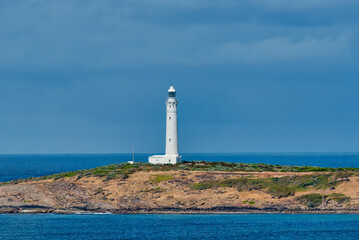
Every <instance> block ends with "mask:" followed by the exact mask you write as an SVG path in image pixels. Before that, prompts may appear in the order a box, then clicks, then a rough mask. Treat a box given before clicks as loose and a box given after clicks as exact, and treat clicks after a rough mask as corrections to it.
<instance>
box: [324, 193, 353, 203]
mask: <svg viewBox="0 0 359 240" xmlns="http://www.w3.org/2000/svg"><path fill="white" fill-rule="evenodd" d="M326 198H327V199H328V200H332V201H336V202H337V203H339V204H342V203H346V202H350V197H348V196H345V195H344V194H342V193H332V194H330V195H328V196H326Z"/></svg>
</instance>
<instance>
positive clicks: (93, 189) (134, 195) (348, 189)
mask: <svg viewBox="0 0 359 240" xmlns="http://www.w3.org/2000/svg"><path fill="white" fill-rule="evenodd" d="M305 174H313V173H278V172H261V173H259V172H256V173H248V172H245V173H244V172H231V173H228V172H196V171H165V172H164V171H158V172H156V171H149V172H146V171H140V172H135V173H133V174H131V175H130V176H129V177H128V178H114V179H110V180H107V179H106V177H83V178H80V179H78V178H77V177H70V178H60V179H57V180H40V181H32V182H26V183H19V184H6V185H2V186H0V213H35V212H57V213H74V212H113V213H124V212H131V213H140V212H153V213H155V212H167V213H168V212H188V213H192V212H328V213H329V212H357V213H359V177H357V176H352V177H349V178H348V180H347V181H343V182H341V183H340V184H339V185H338V186H336V187H335V188H331V189H330V188H328V189H314V188H310V189H308V190H305V191H299V192H296V193H295V195H294V196H288V197H282V198H275V197H273V196H271V195H270V194H269V193H267V192H266V191H265V190H264V189H260V190H256V189H249V190H246V191H239V190H238V188H236V187H228V186H216V187H213V188H212V187H211V188H206V189H203V190H200V189H193V188H191V186H192V185H191V184H194V183H203V182H211V181H212V182H213V181H221V180H225V179H238V178H243V177H251V178H273V177H275V178H280V177H284V176H298V175H305ZM311 193H318V194H321V195H322V196H329V195H331V194H333V193H340V194H343V195H345V196H346V197H348V199H350V201H349V200H345V199H344V200H345V201H344V200H340V201H339V200H338V201H334V200H333V199H334V198H333V199H329V198H326V200H325V201H323V202H322V203H320V204H319V205H318V206H316V207H314V208H313V207H310V206H306V205H303V204H301V203H299V202H298V201H297V200H296V199H297V197H298V196H301V195H306V194H311ZM333 196H334V195H333Z"/></svg>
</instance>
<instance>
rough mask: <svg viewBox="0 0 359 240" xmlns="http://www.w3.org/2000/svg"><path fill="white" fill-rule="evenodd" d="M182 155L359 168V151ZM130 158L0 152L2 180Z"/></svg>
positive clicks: (142, 158) (142, 156) (186, 156)
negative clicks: (7, 153) (9, 153)
mask: <svg viewBox="0 0 359 240" xmlns="http://www.w3.org/2000/svg"><path fill="white" fill-rule="evenodd" d="M148 156H149V154H136V155H135V161H139V162H147V161H148V160H147V158H148ZM182 156H183V159H184V160H186V161H192V160H205V161H225V162H245V163H270V164H280V165H298V166H302V165H306V166H320V167H357V168H359V153H243V154H191V153H187V154H182ZM129 160H132V154H53V155H36V154H34V155H31V154H30V155H0V182H3V181H9V180H13V179H19V178H28V177H36V176H43V175H49V174H53V173H59V172H67V171H74V170H79V169H87V168H93V167H98V166H104V165H108V164H113V163H121V162H126V161H129Z"/></svg>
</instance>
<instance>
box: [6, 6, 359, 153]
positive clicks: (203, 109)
mask: <svg viewBox="0 0 359 240" xmlns="http://www.w3.org/2000/svg"><path fill="white" fill-rule="evenodd" d="M358 11H359V1H357V0H331V1H329V0H316V1H312V0H291V1H288V0H241V1H238V0H233V1H232V0H181V1H172V0H151V1H148V0H123V1H121V0H106V1H100V0H66V1H65V0H62V1H59V0H52V1H46V0H17V1H13V0H1V1H0V153H1V154H23V153H39V154H48V153H128V152H131V151H132V147H133V146H134V148H135V152H140V153H162V152H164V149H165V114H166V113H165V100H166V97H167V90H168V88H169V86H170V85H174V87H175V88H176V90H177V97H178V101H179V106H178V119H179V120H178V125H179V126H178V127H179V148H180V152H185V153H241V152H244V153H248V152H359V147H358V146H359V125H358V123H359V79H358V76H359V67H358V66H359V28H358V26H359V15H358V14H357V13H358Z"/></svg>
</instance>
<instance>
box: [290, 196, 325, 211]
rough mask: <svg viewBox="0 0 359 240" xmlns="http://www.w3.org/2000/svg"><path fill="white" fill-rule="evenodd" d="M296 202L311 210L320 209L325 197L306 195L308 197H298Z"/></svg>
mask: <svg viewBox="0 0 359 240" xmlns="http://www.w3.org/2000/svg"><path fill="white" fill-rule="evenodd" d="M295 200H296V201H298V202H299V203H301V204H303V205H306V206H308V207H310V208H314V207H318V206H320V205H321V204H322V202H323V195H321V194H318V193H311V194H306V195H302V196H299V197H296V198H295Z"/></svg>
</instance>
